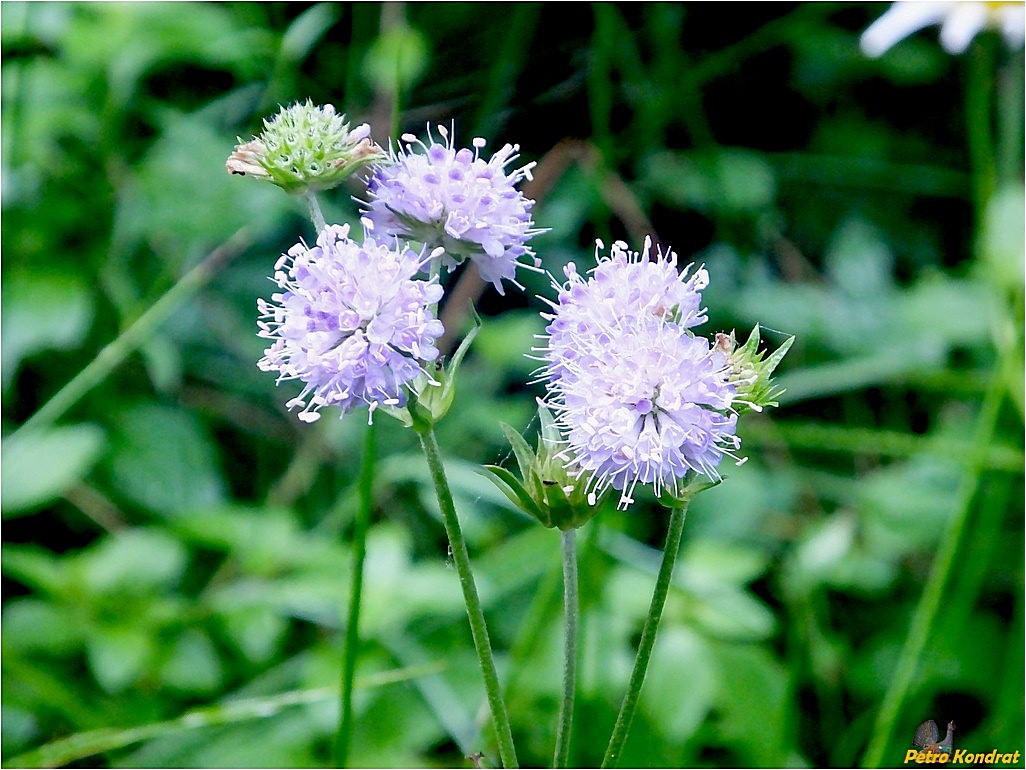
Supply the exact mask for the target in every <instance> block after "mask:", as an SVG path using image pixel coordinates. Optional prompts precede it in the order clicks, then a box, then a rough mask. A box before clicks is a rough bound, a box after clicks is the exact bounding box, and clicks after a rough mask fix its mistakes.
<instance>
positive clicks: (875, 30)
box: [861, 0, 1026, 58]
mask: <svg viewBox="0 0 1026 770" xmlns="http://www.w3.org/2000/svg"><path fill="white" fill-rule="evenodd" d="M932 24H940V25H941V30H940V43H941V45H942V46H943V47H944V50H945V51H947V52H948V53H952V54H958V53H962V52H963V51H965V49H966V48H968V47H969V43H970V42H972V39H973V38H974V37H976V35H978V34H979V33H980V32H981V31H983V30H984V29H995V30H998V31H999V32H1001V34H1002V35H1003V36H1004V38H1005V40H1006V42H1007V43H1008V45H1009V46H1010V47H1012V48H1021V47H1022V45H1023V40H1024V39H1026V4H1024V3H1021V2H1019V3H986V2H974V1H973V0H940V1H938V2H920V1H919V0H898V1H897V2H895V3H892V4H891V7H890V8H888V9H887V11H886V12H885V13H884V14H883V16H881V17H880V18H879V19H877V20H876V21H875V22H873V23H872V24H871V25H870V26H869V28H868V29H867V30H866V31H865V32H864V33H862V40H861V44H862V50H863V52H864V53H865V54H866V55H867V56H871V57H874V58H875V57H877V56H881V55H883V54H884V53H886V52H887V51H888V50H890V49H891V48H892V47H893V46H894V45H895V44H896V43H898V42H899V41H901V40H904V39H905V38H906V37H908V36H909V35H911V34H913V33H915V32H918V31H919V30H921V29H923V28H924V27H928V26H930V25H932Z"/></svg>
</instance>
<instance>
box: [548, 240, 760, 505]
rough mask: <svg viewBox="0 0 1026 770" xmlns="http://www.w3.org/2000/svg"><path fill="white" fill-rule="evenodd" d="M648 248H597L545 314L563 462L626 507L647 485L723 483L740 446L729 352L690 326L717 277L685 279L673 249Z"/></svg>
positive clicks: (551, 396)
mask: <svg viewBox="0 0 1026 770" xmlns="http://www.w3.org/2000/svg"><path fill="white" fill-rule="evenodd" d="M598 245H599V249H600V248H602V244H601V242H599V244H598ZM650 247H651V241H650V240H649V239H646V240H645V248H644V251H643V252H642V253H640V254H639V253H638V252H631V251H629V250H628V249H627V246H626V244H624V243H623V242H619V241H618V242H617V243H614V244H613V247H612V249H611V253H610V255H609V256H600V255H599V253H598V251H599V249H596V259H597V261H598V265H597V267H595V268H594V269H593V270H592V271H590V272H591V275H590V277H588V278H585V277H583V276H582V275H581V274H580V273H578V272H577V270H576V267H575V266H574V265H573V264H572V263H571V264H569V265H567V267H566V269H565V274H566V277H567V282H566V283H565V284H563V285H558V284H557V286H556V288H558V289H559V299H558V302H557V303H555V304H553V308H554V311H555V312H554V313H551V314H543V315H544V317H545V318H546V319H547V320H549V321H550V323H549V326H548V328H547V332H548V345H547V346H546V347H545V348H543V349H542V350H541V351H540V352H542V353H543V360H544V361H545V366H544V368H543V369H542V374H543V376H544V378H545V379H546V380H547V383H546V387H547V391H548V393H547V403H548V405H549V406H550V407H551V408H552V409H553V411H554V412H555V413H556V415H557V422H558V424H559V426H560V428H561V431H562V433H563V434H564V436H565V437H566V441H567V446H566V448H565V449H564V450H563V453H564V456H565V458H566V460H567V462H568V463H569V464H571V465H574V466H576V467H577V468H579V469H580V470H579V472H580V473H582V474H585V475H588V476H590V478H591V481H590V484H591V485H592V489H593V491H595V492H596V493H601V492H602V491H604V490H605V489H606V488H607V487H610V486H611V487H613V488H614V489H617V490H620V492H621V497H620V507H622V508H625V507H627V505H629V504H630V503H631V502H633V501H632V499H631V496H632V494H633V490H634V488H635V486H636V485H637V484H638V483H641V484H651V485H652V486H653V489H654V491H655V493H656V494H660V493H661V491H662V490H664V489H669V490H670V491H671V492H673V493H675V494H676V493H677V491H678V489H679V485H680V482H681V481H682V480H683V479H684V478H685V476H687V475H688V474H689V473H692V472H693V473H699V474H704V475H705V476H708V477H709V478H713V479H718V478H719V473H718V471H717V470H716V466H717V465H718V464H719V462H720V460H721V459H722V457H723V455H724V454H728V455H730V454H731V453H732V452H733V451H734V450H737V449H738V448H739V446H740V445H739V442H738V439H737V437H736V436H735V435H734V434H735V426H736V421H737V416H736V414H735V413H734V412H733V410H732V408H731V404H732V401H733V399H734V392H735V391H734V387H733V385H731V384H730V381H729V375H730V367H729V365H728V362H727V356H726V355H725V354H724V353H723V352H722V351H721V350H718V349H716V348H715V347H712V346H710V343H709V341H708V340H706V339H704V338H702V337H696V336H694V335H693V334H692V333H691V332H690V331H689V328H690V327H692V326H695V325H697V324H699V323H701V322H703V321H705V320H706V317H705V311H704V310H703V309H702V308H701V294H700V291H701V290H702V289H704V288H705V286H707V285H708V274H707V273H706V271H705V270H704V269H699V270H697V271H695V272H694V273H692V274H691V275H690V276H688V270H689V268H685V269H684V271H683V272H678V270H677V267H676V264H677V261H676V255H675V254H674V253H673V252H672V251H670V252H668V254H666V255H665V256H664V255H663V254H662V253H660V254H659V255H658V258H657V259H651V258H650V256H649V250H650Z"/></svg>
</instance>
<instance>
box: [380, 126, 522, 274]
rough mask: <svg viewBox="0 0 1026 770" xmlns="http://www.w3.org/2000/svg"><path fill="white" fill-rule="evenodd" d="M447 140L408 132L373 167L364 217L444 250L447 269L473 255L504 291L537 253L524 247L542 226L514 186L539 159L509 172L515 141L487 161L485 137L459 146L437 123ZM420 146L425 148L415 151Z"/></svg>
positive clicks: (392, 232) (386, 229) (393, 233)
mask: <svg viewBox="0 0 1026 770" xmlns="http://www.w3.org/2000/svg"><path fill="white" fill-rule="evenodd" d="M438 133H439V134H441V136H442V142H441V143H439V142H435V141H434V139H433V138H432V137H431V136H430V130H429V134H428V139H429V142H430V144H424V143H423V142H421V141H419V140H418V139H417V138H416V137H415V136H413V135H412V134H404V135H403V137H402V140H403V141H404V142H406V144H407V147H405V148H404V149H401V150H400V151H399V152H395V151H394V150H393V151H392V158H391V161H392V162H391V163H386V164H381V165H378V166H376V168H375V171H374V173H373V175H371V177H370V179H369V180H368V189H367V192H368V196H369V198H370V201H369V203H366V204H365V206H366V211H365V214H366V216H367V218H368V219H370V221H371V222H372V223H373V227H374V229H375V232H377V233H379V234H384V235H389V236H398V237H400V238H407V239H410V240H413V241H419V242H420V243H424V244H427V245H428V246H429V247H436V246H440V247H442V248H443V249H445V256H444V264H445V266H446V267H448V268H449V269H450V270H452V269H453V268H454V267H455V266H456V265H458V264H460V263H461V262H463V261H464V260H465V259H467V258H469V259H472V260H473V261H474V262H475V263H476V264H477V267H478V270H479V271H480V273H481V277H482V278H483V279H484V280H485V281H488V282H490V283H492V284H494V285H495V288H496V290H497V291H498V292H499V293H500V294H503V293H504V291H503V287H502V279H504V278H505V279H506V280H508V281H511V282H512V283H514V285H519V284H517V283H516V280H515V273H516V267H517V265H518V264H523V263H521V262H519V260H520V259H521V258H522V257H533V255H534V252H533V251H532V250H531V249H530V248H529V247H528V246H526V245H525V244H526V243H527V241H528V240H529V239H530V238H531V237H533V236H534V235H537V234H538V233H539V232H542V231H541V230H538V229H535V228H534V227H533V224H534V223H533V221H532V220H531V208H532V207H533V206H534V201H532V200H529V199H528V198H525V197H524V195H523V193H521V192H520V191H519V190H517V189H516V185H517V184H518V183H519V182H520V181H521V180H523V179H525V178H526V179H530V178H531V169H532V168H533V167H534V163H528V164H527V165H525V166H521V167H520V168H518V169H516V170H514V171H511V172H509V173H507V172H506V167H507V166H508V165H509V164H511V163H512V162H513V161H515V160H516V159H517V158H518V157H519V156H518V155H517V151H518V150H519V149H520V148H519V146H518V145H515V144H512V145H511V144H507V145H505V146H504V147H503V148H502V149H501V150H499V151H498V152H496V153H495V154H494V155H493V156H492V157H491V158H490V159H489V160H487V161H486V160H484V159H483V158H482V157H481V154H480V151H481V148H482V147H484V146H485V140H484V139H481V138H476V139H474V141H473V145H474V150H473V151H471V150H469V149H466V148H463V149H456V148H455V146H454V142H453V137H452V136H450V132H449V131H448V130H447V129H446V128H445V127H444V126H438ZM416 145H419V146H420V148H421V149H422V150H423V152H415V151H414V150H413V148H414V146H416Z"/></svg>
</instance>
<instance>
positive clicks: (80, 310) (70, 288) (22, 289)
mask: <svg viewBox="0 0 1026 770" xmlns="http://www.w3.org/2000/svg"><path fill="white" fill-rule="evenodd" d="M0 315H2V318H3V323H2V325H0V362H2V370H3V387H4V389H5V390H6V389H7V388H8V387H9V386H10V384H11V382H12V381H13V378H14V375H15V374H17V371H18V367H19V366H20V365H21V362H22V360H24V359H25V358H26V357H27V356H31V355H32V354H34V353H38V352H40V351H42V350H51V349H56V350H68V349H70V348H74V347H77V346H78V345H80V344H81V343H82V340H83V339H84V338H85V335H86V333H88V331H89V327H90V326H91V325H92V322H93V295H92V293H91V292H90V290H89V287H88V286H87V285H86V284H85V282H84V281H82V280H81V279H80V278H79V277H77V276H75V275H74V274H69V273H56V274H51V273H49V272H46V271H41V272H34V273H15V274H14V275H11V276H9V277H7V276H5V277H4V302H3V309H2V313H0Z"/></svg>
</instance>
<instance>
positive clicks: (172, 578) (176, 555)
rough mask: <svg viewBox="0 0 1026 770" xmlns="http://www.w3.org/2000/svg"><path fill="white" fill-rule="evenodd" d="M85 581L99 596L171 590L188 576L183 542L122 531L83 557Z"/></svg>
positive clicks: (165, 535) (151, 532)
mask: <svg viewBox="0 0 1026 770" xmlns="http://www.w3.org/2000/svg"><path fill="white" fill-rule="evenodd" d="M80 559H81V566H82V580H83V581H84V583H85V585H86V586H87V587H88V588H89V589H90V590H91V591H93V592H95V593H98V594H100V593H112V592H118V591H129V592H132V593H145V592H148V591H155V590H159V589H163V588H167V587H170V586H172V585H174V584H175V583H177V582H178V581H179V580H180V579H181V577H182V575H183V574H184V572H185V568H186V565H187V561H188V553H187V551H186V550H185V546H184V545H183V544H182V543H181V541H179V540H177V539H176V538H174V537H172V536H171V535H170V534H168V533H166V532H162V531H160V530H155V529H130V530H122V531H120V532H117V533H116V534H114V535H110V536H108V537H105V538H103V539H102V540H100V541H99V542H98V543H96V544H95V545H93V546H92V547H90V548H89V549H88V550H87V551H84V552H83V553H82V554H81V555H80Z"/></svg>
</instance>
